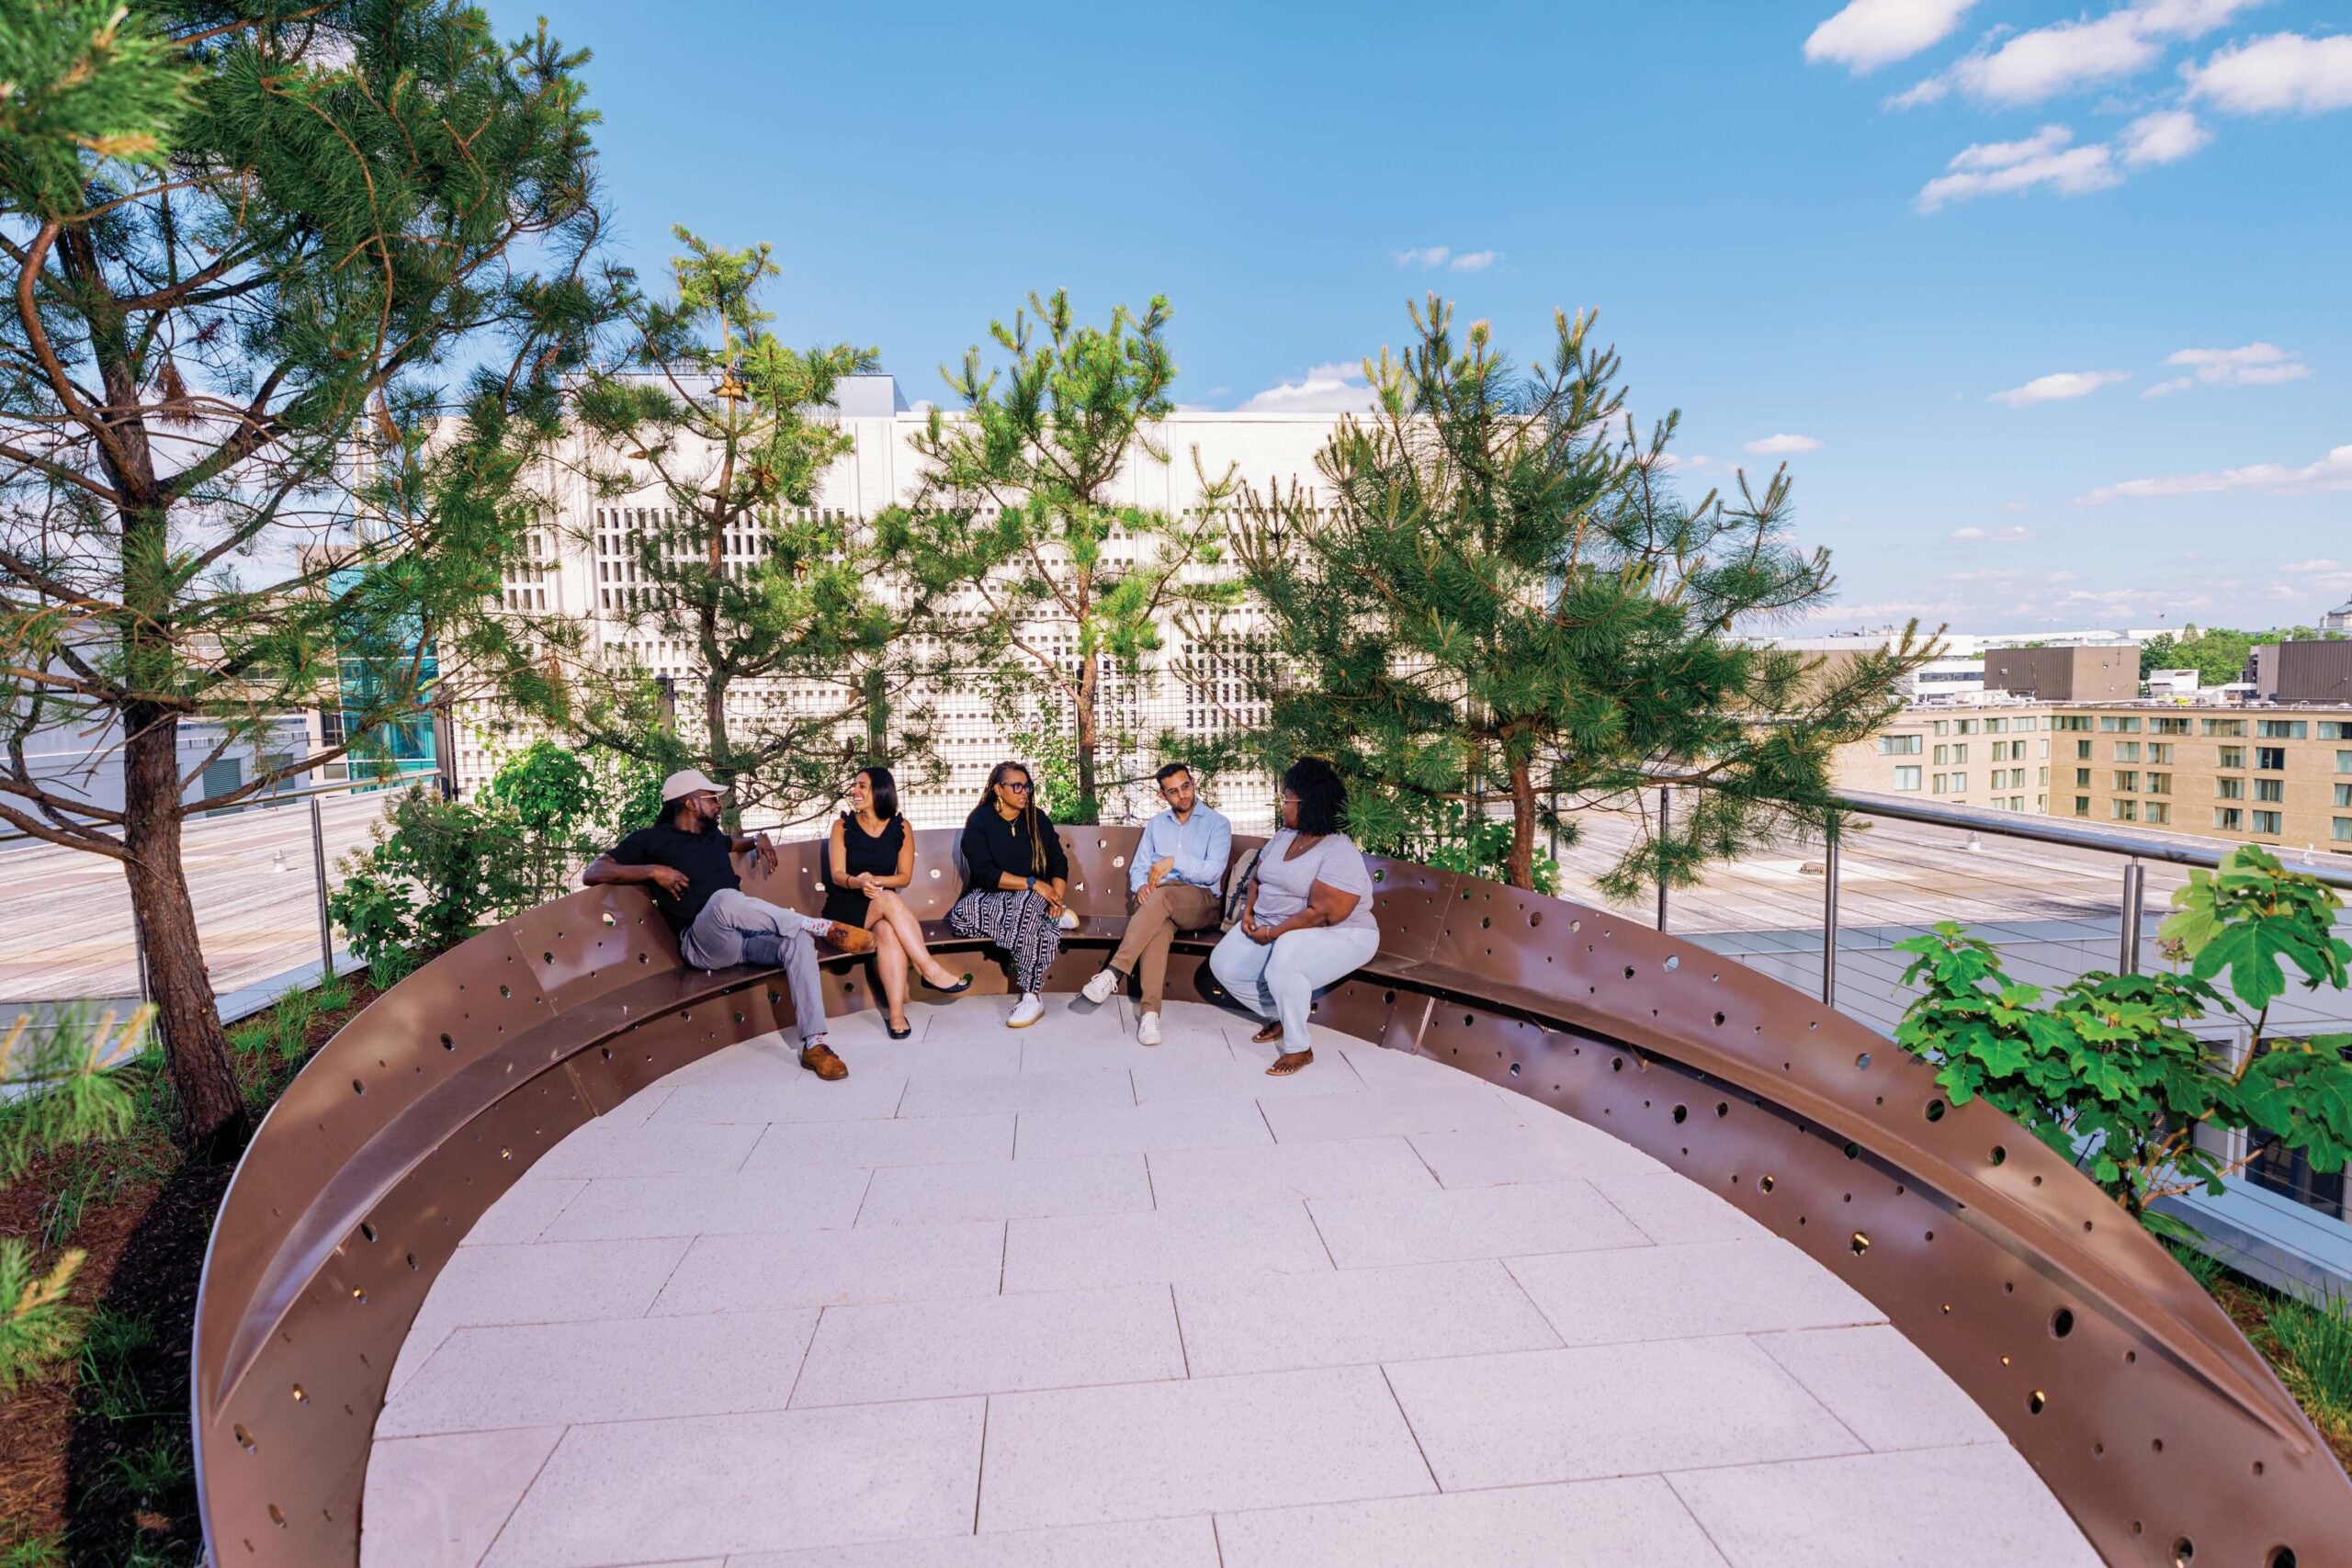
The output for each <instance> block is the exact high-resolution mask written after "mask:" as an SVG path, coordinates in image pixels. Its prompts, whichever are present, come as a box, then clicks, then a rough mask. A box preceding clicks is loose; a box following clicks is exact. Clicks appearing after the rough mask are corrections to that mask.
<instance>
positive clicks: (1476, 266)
mask: <svg viewBox="0 0 2352 1568" xmlns="http://www.w3.org/2000/svg"><path fill="white" fill-rule="evenodd" d="M1389 254H1391V255H1393V256H1395V257H1396V258H1397V265H1398V266H1401V267H1419V268H1420V269H1421V270H1422V271H1423V272H1435V271H1437V270H1438V269H1439V268H1440V267H1442V268H1444V269H1445V270H1446V271H1448V272H1484V271H1486V270H1487V268H1488V267H1490V266H1492V265H1495V264H1496V263H1497V262H1498V261H1500V260H1502V259H1503V254H1502V252H1500V251H1456V250H1454V249H1453V247H1452V246H1450V245H1416V246H1414V247H1413V248H1412V249H1410V250H1407V251H1391V252H1390V253H1389Z"/></svg>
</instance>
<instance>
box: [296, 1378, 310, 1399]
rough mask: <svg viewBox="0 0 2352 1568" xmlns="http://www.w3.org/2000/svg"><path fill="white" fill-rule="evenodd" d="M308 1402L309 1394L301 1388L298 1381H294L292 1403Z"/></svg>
mask: <svg viewBox="0 0 2352 1568" xmlns="http://www.w3.org/2000/svg"><path fill="white" fill-rule="evenodd" d="M310 1402H311V1396H310V1394H309V1393H308V1392H306V1391H305V1390H304V1389H303V1387H302V1385H301V1384H300V1383H299V1382H298V1383H296V1384H295V1385H294V1403H295V1404H309V1403H310Z"/></svg>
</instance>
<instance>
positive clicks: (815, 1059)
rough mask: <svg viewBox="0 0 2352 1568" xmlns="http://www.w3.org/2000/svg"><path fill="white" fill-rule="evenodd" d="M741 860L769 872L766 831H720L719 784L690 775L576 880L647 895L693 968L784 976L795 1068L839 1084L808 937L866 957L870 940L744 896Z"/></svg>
mask: <svg viewBox="0 0 2352 1568" xmlns="http://www.w3.org/2000/svg"><path fill="white" fill-rule="evenodd" d="M740 854H749V855H755V856H757V857H758V859H759V863H760V869H761V870H763V871H772V870H774V869H775V844H773V843H771V842H770V841H769V840H768V836H767V835H766V834H765V833H762V834H759V835H758V836H757V837H755V838H740V839H739V838H736V837H733V836H731V835H729V834H728V833H724V832H721V831H720V830H719V827H718V785H717V784H713V783H711V782H710V781H709V780H708V779H707V778H705V777H703V775H702V774H701V773H698V772H696V771H695V770H694V769H692V768H688V769H687V770H686V771H685V772H684V773H672V774H671V775H670V776H669V777H668V778H666V779H664V780H662V819H661V820H660V821H658V822H656V823H655V824H654V825H653V826H652V827H650V828H639V829H638V830H637V831H636V832H634V833H631V834H630V835H629V836H628V838H626V839H623V840H621V841H620V842H619V843H617V844H616V845H614V846H613V848H612V849H611V850H610V851H609V852H606V853H605V854H601V855H599V856H597V857H596V859H595V860H594V863H591V864H590V865H589V867H588V870H587V873H586V874H585V875H583V876H582V879H581V880H582V881H583V882H585V883H587V884H588V885H589V886H592V887H593V886H596V885H598V884H600V883H638V884H641V885H644V886H650V888H652V890H653V905H654V908H658V909H660V910H661V911H662V917H663V918H664V919H667V920H668V921H669V922H670V929H671V930H672V931H676V932H677V933H678V952H679V953H681V954H683V955H684V958H685V961H686V962H687V963H689V964H693V965H694V966H695V968H697V969H727V968H731V967H733V966H734V965H736V964H759V965H761V966H762V967H763V968H777V967H780V968H782V969H783V970H784V979H785V984H786V987H788V988H789V989H790V991H791V992H792V1012H793V1016H794V1017H795V1018H797V1020H798V1021H799V1022H800V1065H801V1066H804V1067H806V1068H808V1069H809V1071H810V1072H812V1073H814V1074H816V1075H817V1076H818V1077H820V1078H824V1079H827V1080H829V1081H830V1080H832V1079H836V1078H845V1077H848V1076H849V1067H848V1066H847V1065H846V1064H844V1063H843V1062H842V1059H841V1058H840V1057H839V1056H836V1055H833V1052H832V1048H831V1046H829V1045H827V1044H826V1043H825V997H824V991H823V989H822V987H821V984H820V979H819V976H818V973H817V944H816V939H817V938H818V937H823V938H825V939H826V940H827V941H829V942H831V943H832V944H833V945H834V946H835V947H838V948H840V949H841V950H842V952H844V953H870V952H872V951H873V949H874V933H873V932H871V931H859V930H857V929H856V928H855V927H853V926H844V925H842V924H839V923H838V922H836V921H832V920H823V919H817V918H816V917H814V916H811V915H804V914H802V913H800V911H799V910H797V909H787V908H784V907H783V906H781V905H777V904H771V903H769V902H768V901H767V900H766V899H764V898H754V897H752V896H751V895H750V894H748V893H746V892H744V891H743V889H742V883H741V879H740V878H739V877H737V876H736V874H735V863H734V861H733V859H732V858H731V857H732V856H734V855H740Z"/></svg>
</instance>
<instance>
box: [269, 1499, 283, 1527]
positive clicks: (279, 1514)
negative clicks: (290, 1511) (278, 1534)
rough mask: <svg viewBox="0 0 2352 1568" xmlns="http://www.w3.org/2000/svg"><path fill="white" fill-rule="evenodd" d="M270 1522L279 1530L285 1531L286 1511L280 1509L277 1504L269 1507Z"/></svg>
mask: <svg viewBox="0 0 2352 1568" xmlns="http://www.w3.org/2000/svg"><path fill="white" fill-rule="evenodd" d="M269 1522H270V1523H271V1524H274V1525H276V1526H277V1528H278V1529H285V1528H286V1510H285V1509H283V1508H281V1507H279V1506H277V1504H275V1503H272V1504H271V1505H270V1506H269Z"/></svg>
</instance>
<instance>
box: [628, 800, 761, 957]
mask: <svg viewBox="0 0 2352 1568" xmlns="http://www.w3.org/2000/svg"><path fill="white" fill-rule="evenodd" d="M734 842H735V840H734V839H733V837H732V836H731V835H729V834H728V833H726V832H724V831H723V830H721V829H720V828H719V827H718V824H717V823H713V824H711V825H710V827H708V828H707V829H704V830H703V831H701V832H699V833H681V832H680V831H678V829H675V828H673V827H672V826H671V825H670V824H669V823H667V822H656V823H655V824H654V825H653V826H652V827H650V828H639V829H638V830H637V831H636V832H634V833H631V834H630V835H629V836H628V838H626V839H623V840H621V841H620V842H619V843H617V844H616V845H614V846H613V859H614V860H615V861H616V862H617V863H620V864H622V865H666V866H669V867H670V868H672V869H673V870H675V871H683V872H684V873H685V874H686V891H685V895H684V897H678V898H673V897H670V895H668V894H667V893H664V892H662V890H661V889H660V888H659V887H656V886H653V885H652V884H651V883H648V884H646V885H645V886H646V891H647V892H649V893H650V894H652V895H653V907H654V908H657V909H659V910H661V911H662V918H663V919H667V920H668V921H669V922H670V929H671V930H672V931H684V930H685V929H686V928H687V927H688V926H690V925H693V924H694V923H695V916H696V915H699V914H701V913H702V907H703V906H704V905H705V904H707V903H709V902H710V896H711V895H712V894H714V893H717V892H718V891H719V890H720V889H721V888H727V887H740V886H742V879H741V878H740V877H738V876H737V875H736V874H735V863H734V862H733V861H732V860H730V859H729V858H728V855H729V851H730V850H731V849H732V848H733V846H734Z"/></svg>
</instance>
